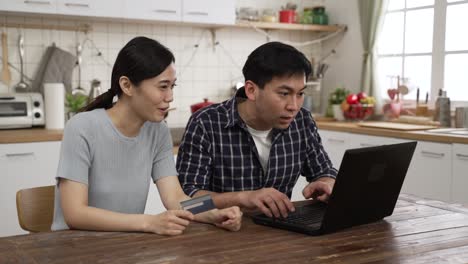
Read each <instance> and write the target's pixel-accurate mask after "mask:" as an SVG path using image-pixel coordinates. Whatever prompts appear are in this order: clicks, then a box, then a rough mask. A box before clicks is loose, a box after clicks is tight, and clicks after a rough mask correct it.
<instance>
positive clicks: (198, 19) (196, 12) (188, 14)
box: [182, 0, 236, 25]
mask: <svg viewBox="0 0 468 264" xmlns="http://www.w3.org/2000/svg"><path fill="white" fill-rule="evenodd" d="M182 21H183V22H190V23H207V24H224V25H234V24H235V22H236V3H235V0H223V1H219V0H197V1H194V0H183V2H182Z"/></svg>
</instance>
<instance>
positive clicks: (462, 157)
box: [455, 153, 468, 159]
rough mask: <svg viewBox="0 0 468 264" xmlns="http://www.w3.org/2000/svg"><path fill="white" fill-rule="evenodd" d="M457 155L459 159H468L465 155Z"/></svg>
mask: <svg viewBox="0 0 468 264" xmlns="http://www.w3.org/2000/svg"><path fill="white" fill-rule="evenodd" d="M455 155H457V157H459V158H460V159H468V155H463V154H459V153H457V154H455Z"/></svg>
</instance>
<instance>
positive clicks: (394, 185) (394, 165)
mask: <svg viewBox="0 0 468 264" xmlns="http://www.w3.org/2000/svg"><path fill="white" fill-rule="evenodd" d="M416 144H417V142H407V143H400V144H391V145H382V146H376V147H367V148H359V149H349V150H346V152H345V154H344V157H343V161H342V163H341V166H340V170H339V172H338V176H337V178H336V182H335V186H334V188H333V191H332V194H331V196H330V199H329V201H328V203H323V202H319V201H308V202H302V204H303V205H298V206H297V205H296V211H295V212H293V213H290V214H289V215H288V217H287V218H274V217H273V218H270V217H268V216H266V215H264V214H256V215H252V219H253V221H254V223H256V224H260V225H267V226H271V227H275V228H281V229H286V230H290V231H295V232H300V233H304V234H308V235H321V234H327V233H331V232H335V231H337V230H340V229H344V228H348V227H352V226H356V225H362V224H367V223H371V222H375V221H378V220H381V219H383V218H384V217H386V216H389V215H391V214H392V213H393V209H394V208H395V204H396V202H397V200H398V196H399V194H400V190H401V186H402V185H403V180H404V179H405V176H406V172H407V171H408V167H409V165H410V162H411V158H412V157H413V153H414V150H415V148H416ZM299 204H301V202H299Z"/></svg>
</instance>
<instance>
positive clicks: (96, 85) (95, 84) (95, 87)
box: [88, 79, 102, 102]
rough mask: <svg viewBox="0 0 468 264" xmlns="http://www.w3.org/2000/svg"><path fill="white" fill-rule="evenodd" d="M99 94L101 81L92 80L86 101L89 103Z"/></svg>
mask: <svg viewBox="0 0 468 264" xmlns="http://www.w3.org/2000/svg"><path fill="white" fill-rule="evenodd" d="M101 93H102V91H101V81H99V80H98V79H93V80H92V81H91V89H90V90H89V96H88V100H89V101H90V102H91V101H92V100H94V99H95V98H96V97H98V96H99V95H101Z"/></svg>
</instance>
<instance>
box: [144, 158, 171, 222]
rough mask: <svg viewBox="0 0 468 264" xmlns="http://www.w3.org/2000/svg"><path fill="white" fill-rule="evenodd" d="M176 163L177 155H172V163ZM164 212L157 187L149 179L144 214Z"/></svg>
mask: <svg viewBox="0 0 468 264" xmlns="http://www.w3.org/2000/svg"><path fill="white" fill-rule="evenodd" d="M176 161H177V155H174V162H176ZM164 211H166V208H165V207H164V204H163V203H162V201H161V197H160V196H159V191H158V187H157V186H156V184H154V182H153V179H150V188H149V192H148V198H147V199H146V208H145V214H159V213H162V212H164Z"/></svg>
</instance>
